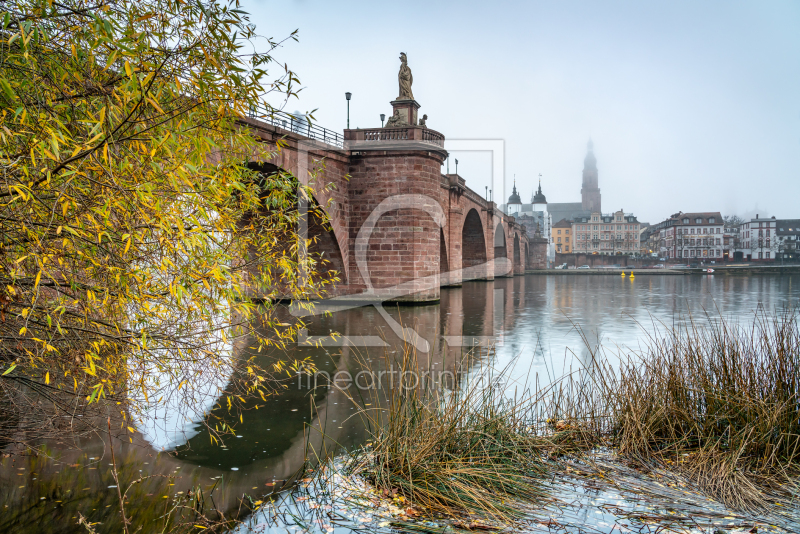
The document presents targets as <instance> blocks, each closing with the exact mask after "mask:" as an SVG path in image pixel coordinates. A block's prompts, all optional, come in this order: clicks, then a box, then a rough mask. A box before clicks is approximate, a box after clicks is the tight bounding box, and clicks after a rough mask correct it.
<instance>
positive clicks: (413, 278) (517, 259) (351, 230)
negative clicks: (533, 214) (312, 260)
mask: <svg viewBox="0 0 800 534" xmlns="http://www.w3.org/2000/svg"><path fill="white" fill-rule="evenodd" d="M244 122H245V123H246V125H247V126H248V127H249V128H251V129H252V130H253V131H254V133H255V135H256V136H257V137H258V138H259V139H260V140H261V141H263V143H262V145H261V146H263V150H262V151H259V152H258V153H257V154H249V155H244V157H246V158H247V160H248V161H249V162H251V163H254V164H264V163H270V164H272V165H275V166H277V167H280V168H282V169H285V170H287V171H288V172H291V173H292V174H294V175H295V176H297V177H298V179H300V180H301V181H305V182H306V183H308V184H309V185H310V186H311V187H312V189H313V191H314V192H315V193H314V199H313V201H314V202H315V203H316V204H318V205H319V206H320V208H321V209H323V210H324V211H325V212H326V213H327V215H328V218H329V223H330V224H329V225H321V224H316V223H313V222H312V223H311V224H309V236H310V237H314V238H315V240H316V244H315V245H313V246H312V248H311V252H312V253H316V254H321V255H322V257H323V258H324V259H325V260H326V261H327V262H328V263H327V265H328V266H329V268H330V269H331V270H334V271H337V272H338V273H339V274H338V278H339V279H340V281H339V283H338V284H337V285H336V288H335V290H333V291H331V292H330V293H329V294H330V295H351V296H353V298H357V296H358V295H359V294H361V293H363V292H364V291H366V290H367V289H368V287H369V285H371V287H372V291H373V292H374V294H375V295H377V296H379V297H381V298H385V297H388V296H394V298H395V300H405V301H411V302H428V301H434V300H438V299H439V287H440V286H442V285H458V284H460V283H461V282H462V271H461V270H462V269H466V271H465V272H466V273H467V277H468V278H477V279H492V278H494V276H496V275H498V276H499V275H500V273H499V272H498V273H497V274H496V273H495V272H492V271H491V269H490V268H489V266H487V268H486V269H483V268H481V267H479V266H481V265H484V264H486V263H487V262H491V261H492V260H493V259H494V258H495V255H498V256H502V257H507V258H508V259H509V260H511V261H512V262H513V268H512V270H511V272H509V273H508V274H507V276H513V275H519V274H523V273H524V272H525V270H526V269H528V268H532V267H533V265H534V264H536V261H535V260H534V258H535V256H536V250H535V249H536V247H531V246H529V243H530V239H529V237H528V236H527V234H526V233H525V229H524V227H523V226H521V225H519V224H518V223H516V222H515V221H514V218H513V217H508V216H506V215H505V214H503V213H502V212H500V211H499V210H497V209H496V206H495V205H494V204H493V203H490V202H487V201H486V200H485V199H483V198H482V197H481V196H480V195H478V194H477V193H475V192H474V191H472V190H470V189H469V188H468V187H466V184H465V183H464V180H463V178H461V177H459V176H457V175H442V174H441V165H442V162H443V160H444V157H445V156H446V152H445V151H444V150H443V149H442V148H441V147H431V146H429V145H425V144H424V143H421V142H416V143H410V144H409V146H407V147H406V148H404V149H394V150H380V149H375V147H374V146H373V147H372V149H370V150H363V149H359V150H355V149H353V148H354V147H351V150H343V149H339V148H336V147H332V146H330V145H326V144H323V143H320V142H317V141H314V140H311V139H307V138H304V137H302V136H300V135H297V134H294V133H291V132H287V131H284V130H282V129H280V128H276V127H273V126H271V125H268V124H264V123H261V122H259V121H257V120H252V119H247V120H245V121H244ZM349 132H358V131H357V130H346V131H345V139H347V138H348V133H349ZM278 139H283V143H281V147H280V148H279V149H278V147H277V145H276V143H275V142H276V141H277V140H278ZM379 148H380V147H379ZM398 195H419V197H417V198H419V199H426V200H420V203H421V204H420V205H418V206H417V205H414V206H413V207H410V208H407V207H403V208H400V209H392V210H389V211H386V212H385V213H383V214H382V215H381V216H380V217H378V218H377V220H376V221H375V224H374V226H373V227H372V233H371V235H370V237H369V240H368V243H367V244H366V249H365V250H364V251H361V250H358V249H357V247H359V246H360V245H359V244H358V243H357V241H358V236H359V232H360V231H361V230H362V227H364V224H365V222H367V220H368V218H369V217H370V215H371V214H372V213H373V211H374V210H375V209H376V208H377V207H378V206H379V205H381V203H382V202H383V201H385V200H387V199H389V200H391V199H394V198H397V196H398ZM431 213H434V214H435V213H440V214H442V215H443V220H441V221H438V222H437V220H436V219H435V218H434V216H433V215H431ZM440 222H441V223H442V224H441V226H440V224H439V223H440ZM498 227H501V230H500V232H501V233H502V236H503V242H504V245H503V246H500V247H495V246H494V243H495V231H496V229H497V228H498ZM545 248H546V245H545ZM361 252H364V253H365V257H366V267H367V268H366V273H365V274H366V276H363V275H362V273H361V268H360V266H359V265H358V261H357V257H358V256H359V255H360V254H359V253H361ZM476 271H477V274H476ZM367 278H368V279H367ZM398 285H401V286H402V287H403V289H404V290H405V291H403V292H404V293H407V294H404V295H400V296H396V295H395V293H393V292H392V290H393V288H395V289H396V288H397V286H398Z"/></svg>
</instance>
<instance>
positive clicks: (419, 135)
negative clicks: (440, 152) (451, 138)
mask: <svg viewBox="0 0 800 534" xmlns="http://www.w3.org/2000/svg"><path fill="white" fill-rule="evenodd" d="M347 135H348V136H349V137H348V141H364V142H381V141H422V142H423V143H431V144H433V145H436V146H439V147H444V135H442V134H441V133H439V132H437V131H436V130H430V129H428V128H423V127H421V126H402V127H400V128H367V129H356V130H348V134H347Z"/></svg>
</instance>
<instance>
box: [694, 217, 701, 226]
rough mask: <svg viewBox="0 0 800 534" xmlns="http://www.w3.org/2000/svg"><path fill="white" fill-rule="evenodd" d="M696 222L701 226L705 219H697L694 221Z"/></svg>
mask: <svg viewBox="0 0 800 534" xmlns="http://www.w3.org/2000/svg"><path fill="white" fill-rule="evenodd" d="M694 222H695V224H701V223H702V222H703V219H701V218H700V217H698V218H696V219H695V220H694Z"/></svg>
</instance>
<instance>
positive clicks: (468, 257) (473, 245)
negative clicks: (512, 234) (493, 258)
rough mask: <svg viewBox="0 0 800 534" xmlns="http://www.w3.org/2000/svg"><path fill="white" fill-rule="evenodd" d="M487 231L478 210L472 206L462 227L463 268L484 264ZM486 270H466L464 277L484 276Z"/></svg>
mask: <svg viewBox="0 0 800 534" xmlns="http://www.w3.org/2000/svg"><path fill="white" fill-rule="evenodd" d="M485 235H486V232H485V230H484V228H483V222H482V221H481V216H480V215H479V214H478V210H476V209H475V208H472V209H470V210H469V212H468V213H467V216H466V217H464V226H462V227H461V268H462V269H465V270H466V269H469V268H470V267H476V266H479V265H484V264H485V263H486V262H487V261H488V259H487V250H486V237H485ZM485 276H486V273H485V272H478V273H476V272H474V269H471V270H469V271H466V273H465V276H464V279H465V280H466V279H475V278H483V277H485Z"/></svg>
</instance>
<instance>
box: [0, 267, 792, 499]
mask: <svg viewBox="0 0 800 534" xmlns="http://www.w3.org/2000/svg"><path fill="white" fill-rule="evenodd" d="M799 282H800V276H796V275H794V276H793V275H787V276H778V275H764V276H753V277H733V276H729V277H715V276H637V278H636V280H635V282H630V281H628V280H626V279H621V278H620V277H618V276H558V275H550V276H540V275H527V276H518V277H513V278H502V279H496V280H493V281H475V282H465V283H464V284H463V286H462V287H456V288H443V289H442V290H441V300H440V301H439V302H438V303H435V304H429V305H425V306H415V307H394V308H393V307H391V306H390V305H388V304H387V305H386V306H385V308H384V310H385V313H381V312H380V311H379V310H378V309H376V308H375V307H373V306H364V307H358V308H352V309H349V310H346V311H340V312H335V313H332V314H331V315H330V316H316V317H310V318H307V320H308V323H309V326H308V330H307V333H306V335H307V338H308V339H323V338H326V336H329V335H330V333H331V332H339V333H341V334H342V336H343V337H342V339H341V340H340V341H339V342H337V343H325V344H324V345H326V346H316V347H315V346H309V345H306V346H302V345H300V346H296V347H294V348H292V349H291V350H290V351H289V353H288V354H286V353H283V354H281V353H277V352H272V353H268V354H267V353H264V354H261V355H258V356H257V357H258V359H259V363H261V364H262V365H268V364H269V363H270V362H271V361H274V360H275V359H277V358H286V357H287V356H288V357H290V358H292V359H303V358H308V359H309V361H310V362H311V363H313V364H314V365H315V366H316V367H317V368H318V369H319V370H320V371H324V372H326V373H327V374H328V375H329V376H331V377H333V376H334V375H335V374H336V373H337V372H339V371H347V372H349V373H350V374H351V376H354V375H356V374H357V373H358V372H359V371H360V370H362V369H363V366H362V365H363V364H367V365H369V366H370V367H372V368H373V369H374V370H376V371H384V372H386V371H388V370H390V368H391V366H392V359H393V358H394V357H396V356H397V355H398V354H400V351H402V346H403V341H402V339H399V338H398V337H397V336H396V335H395V333H394V329H393V327H392V325H391V324H390V322H391V321H396V322H397V323H400V324H402V325H403V326H404V327H406V328H410V329H413V330H414V331H415V332H416V333H417V335H418V336H419V337H420V338H421V339H424V340H426V341H427V342H428V344H429V350H428V351H427V352H419V353H418V357H419V367H420V370H425V369H428V370H437V371H440V372H444V371H451V372H452V377H453V380H452V382H451V383H445V384H444V385H445V386H446V387H452V386H453V384H457V383H458V382H459V381H460V380H462V379H463V377H464V373H469V372H472V371H473V368H464V367H461V366H460V362H461V361H462V357H463V355H464V353H465V352H466V351H467V350H469V346H470V345H473V344H480V343H486V342H487V341H490V340H491V341H492V343H493V344H495V345H496V347H495V353H494V354H493V355H492V357H491V359H492V362H491V363H492V364H493V365H495V366H498V367H502V366H505V365H508V364H511V363H513V362H515V360H516V366H515V370H514V373H513V375H512V378H515V379H518V380H520V382H521V383H522V382H524V381H525V380H526V379H527V380H530V378H529V377H530V376H532V375H533V374H535V373H538V374H539V376H540V380H541V379H542V377H554V376H560V375H562V374H563V373H564V372H566V371H568V370H569V369H570V368H572V369H575V368H577V367H579V366H580V365H581V364H583V363H586V362H587V360H588V358H589V351H588V349H587V348H586V347H585V345H584V342H583V340H582V337H581V336H582V334H581V331H582V332H583V334H585V335H586V337H587V338H588V340H589V342H590V344H594V343H597V342H598V341H601V342H603V344H604V346H606V347H607V348H609V347H614V346H616V345H619V346H629V347H635V346H636V345H637V344H638V343H639V341H640V340H642V339H643V338H644V336H645V334H646V333H647V332H651V331H652V325H653V324H654V322H655V323H657V322H661V323H663V324H664V325H666V326H671V325H672V324H674V323H675V322H677V321H680V320H686V316H687V315H688V314H690V313H691V314H692V315H693V317H694V318H695V319H696V320H698V321H701V322H702V321H704V320H706V319H704V317H703V316H704V313H705V312H706V311H708V312H709V313H710V314H711V315H712V316H717V317H718V316H719V314H722V315H723V316H725V317H726V318H731V317H732V318H733V319H741V320H742V321H746V320H749V318H750V317H751V315H752V313H753V312H754V311H755V310H756V309H757V308H758V307H759V306H760V307H763V308H764V309H765V310H767V311H774V310H776V309H782V308H786V307H791V306H796V305H797V304H798V298H799V297H800V283H799ZM285 313H286V315H287V317H290V314H289V310H288V309H287V310H285ZM387 315H388V317H389V319H390V321H387ZM365 339H366V340H368V341H369V340H372V341H376V340H377V341H379V342H380V343H373V344H372V346H369V345H370V343H364V340H365ZM448 342H449V343H448ZM365 345H367V346H365ZM378 345H380V346H378ZM247 346H248V343H247V342H246V340H245V341H244V342H242V343H241V347H243V348H242V349H241V350H242V351H243V352H242V353H241V354H242V355H246V354H247V351H248V350H250V349H247ZM484 356H485V353H484ZM612 357H613V356H612ZM472 363H473V364H474V365H478V364H480V363H485V360H476V361H473V362H472ZM384 376H385V375H384ZM322 383H323V382H319V384H320V385H321V384H322ZM362 383H363V382H362ZM540 383H541V382H540ZM285 386H286V387H285V388H282V390H281V391H280V392H279V394H277V395H275V396H274V397H269V398H268V399H267V401H266V402H259V404H260V405H261V407H260V408H259V409H258V410H250V411H247V412H246V413H245V414H244V418H243V422H242V423H239V422H238V421H234V419H236V420H238V415H234V414H233V413H231V414H228V412H227V408H226V407H225V406H226V404H227V403H226V400H225V399H220V403H219V404H220V406H222V408H220V409H217V410H216V411H215V412H212V413H213V415H214V416H219V417H221V418H222V419H223V420H225V419H226V418H229V419H230V422H231V423H234V422H236V425H237V426H236V434H237V437H228V438H226V439H225V446H224V447H220V446H218V445H213V444H212V443H211V439H210V436H209V434H208V432H207V431H206V430H204V429H202V428H201V427H200V425H199V424H198V425H197V426H198V430H199V431H198V433H197V434H196V435H194V436H193V437H191V439H189V440H188V442H186V443H183V444H181V445H180V446H179V447H178V448H177V450H176V451H173V452H172V453H169V454H165V453H161V454H158V453H156V451H154V450H153V449H152V448H151V447H150V446H149V445H148V443H146V442H145V441H144V440H143V439H142V438H141V436H139V440H138V441H136V440H135V441H134V443H133V444H130V443H127V444H126V443H122V442H120V443H118V444H117V445H116V446H115V447H119V449H118V450H117V458H118V460H119V459H121V458H122V459H124V461H125V462H126V464H128V466H129V467H130V466H133V467H135V468H136V469H140V468H141V469H142V470H143V471H144V472H149V473H151V474H159V473H160V474H169V473H174V472H177V473H179V475H180V478H179V479H178V480H177V481H176V482H175V487H174V488H173V489H174V490H175V491H187V490H189V489H190V488H191V487H192V486H193V485H196V484H198V483H202V484H204V485H206V484H210V483H211V482H212V481H213V480H219V478H218V477H223V479H224V484H222V485H221V486H220V487H219V489H218V491H217V493H215V501H216V504H217V505H218V506H219V507H221V508H222V509H224V510H233V509H235V508H236V507H237V506H238V499H240V498H241V496H242V495H243V494H245V493H247V494H249V495H256V496H260V495H263V494H265V493H267V492H269V491H270V490H271V489H272V488H274V487H275V484H274V483H275V481H282V480H285V479H288V478H290V477H291V476H292V475H294V474H295V473H296V472H297V470H298V469H299V468H301V466H302V465H303V462H304V460H305V457H306V456H305V453H306V446H307V444H309V445H311V446H312V447H313V448H314V449H316V450H318V451H319V450H323V449H324V448H327V449H328V450H330V449H331V448H333V447H335V446H342V447H352V446H354V445H357V444H359V443H361V442H362V441H363V439H364V438H365V432H364V429H363V425H362V422H361V420H360V419H359V418H358V417H354V416H353V415H354V413H355V410H354V407H353V405H352V404H351V402H350V401H349V400H347V398H346V396H345V395H344V394H343V393H342V392H341V391H337V389H336V388H327V387H318V388H317V389H315V390H314V391H313V392H312V390H311V387H312V386H313V381H309V380H308V378H306V377H301V378H300V379H299V380H298V377H291V378H290V379H289V380H287V382H286V383H285ZM351 387H352V386H351ZM383 387H386V386H385V380H384V385H383ZM309 425H310V427H312V428H315V429H317V431H311V432H309ZM320 429H321V432H320ZM322 433H324V434H325V436H326V439H325V441H324V442H323V439H322ZM105 445H106V444H105V443H104V442H102V441H101V440H99V439H98V440H95V441H89V442H86V443H82V444H81V447H82V449H83V451H82V452H75V451H64V452H63V453H59V454H60V456H61V459H62V462H66V463H67V464H76V463H79V459H80V458H102V457H103V454H104V452H103V451H104V447H105ZM105 450H107V449H105ZM145 462H147V465H145ZM107 464H108V461H106V460H102V463H101V464H100V466H102V468H105V467H104V466H106V465H107ZM63 465H64V464H63V463H62V464H61V467H55V466H54V467H52V469H51V468H42V469H41V472H40V473H38V476H39V477H40V478H46V477H47V476H48V472H51V473H55V472H56V471H58V470H60V469H64V471H65V472H66V469H67V468H66V467H63ZM137 465H138V466H139V467H136V466H137ZM14 469H15V468H14V467H13V466H11V465H10V464H9V463H8V462H4V464H3V470H2V486H1V487H0V489H4V490H5V489H7V488H12V487H15V488H16V487H17V486H13V485H14V484H16V483H17V482H18V480H14V474H15V473H16V471H14ZM81 469H83V467H81ZM95 473H96V472H95ZM53 476H55V475H53ZM91 480H95V481H94V482H91V481H90V482H88V484H90V485H91V486H92V490H91V491H97V492H107V491H108V490H107V489H106V486H107V480H105V481H104V480H103V479H102V478H100V477H99V476H98V477H97V478H96V479H91ZM82 484H83V482H82ZM15 491H16V492H17V493H15V494H14V495H16V496H15V497H13V498H14V499H16V498H19V499H24V498H25V495H24V492H25V491H29V490H27V489H25V490H21V489H16V490H15ZM30 491H33V490H30ZM10 495H12V494H11V493H8V494H7V496H6V499H9V498H12V497H9V496H10ZM37 498H38V497H37ZM5 504H9V505H12V503H11V502H8V501H6V502H5ZM132 506H133V504H132Z"/></svg>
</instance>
